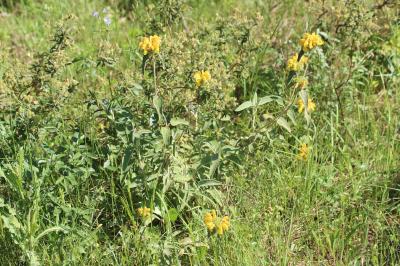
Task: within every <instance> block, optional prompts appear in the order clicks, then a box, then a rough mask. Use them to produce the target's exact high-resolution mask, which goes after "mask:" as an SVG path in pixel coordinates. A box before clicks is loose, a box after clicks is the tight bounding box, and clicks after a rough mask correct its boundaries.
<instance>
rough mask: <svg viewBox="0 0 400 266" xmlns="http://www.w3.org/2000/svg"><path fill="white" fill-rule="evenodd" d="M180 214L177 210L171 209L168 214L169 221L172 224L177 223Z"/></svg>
mask: <svg viewBox="0 0 400 266" xmlns="http://www.w3.org/2000/svg"><path fill="white" fill-rule="evenodd" d="M178 216H179V213H178V211H177V210H176V209H175V208H171V209H169V210H168V212H167V219H168V221H170V222H171V223H173V222H175V221H176V220H177V219H178Z"/></svg>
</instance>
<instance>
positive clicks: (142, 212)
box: [137, 207, 151, 219]
mask: <svg viewBox="0 0 400 266" xmlns="http://www.w3.org/2000/svg"><path fill="white" fill-rule="evenodd" d="M137 212H138V214H139V216H140V217H142V218H143V219H145V218H147V217H150V215H151V210H150V208H147V207H143V208H138V209H137Z"/></svg>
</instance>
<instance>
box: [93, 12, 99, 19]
mask: <svg viewBox="0 0 400 266" xmlns="http://www.w3.org/2000/svg"><path fill="white" fill-rule="evenodd" d="M99 15H100V14H99V12H97V11H96V10H95V11H93V13H92V16H93V17H95V18H98V17H99Z"/></svg>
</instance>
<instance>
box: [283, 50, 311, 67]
mask: <svg viewBox="0 0 400 266" xmlns="http://www.w3.org/2000/svg"><path fill="white" fill-rule="evenodd" d="M298 59H299V55H298V54H297V53H296V54H294V55H293V56H292V57H291V58H289V60H288V62H287V69H288V70H290V71H299V70H300V69H302V68H303V66H304V65H305V64H307V63H308V57H307V56H302V57H301V59H300V61H299V60H298Z"/></svg>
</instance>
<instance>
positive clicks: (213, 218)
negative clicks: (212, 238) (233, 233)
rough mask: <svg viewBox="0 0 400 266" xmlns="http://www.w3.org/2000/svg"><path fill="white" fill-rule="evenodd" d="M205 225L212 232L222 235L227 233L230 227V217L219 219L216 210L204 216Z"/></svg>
mask: <svg viewBox="0 0 400 266" xmlns="http://www.w3.org/2000/svg"><path fill="white" fill-rule="evenodd" d="M204 223H205V225H206V226H207V228H208V230H209V231H210V232H214V230H215V232H217V234H219V235H222V234H223V233H224V232H225V231H227V230H228V229H229V226H230V222H229V217H228V216H224V217H223V218H220V217H217V214H216V212H215V210H212V211H211V212H207V213H206V214H205V215H204Z"/></svg>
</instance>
